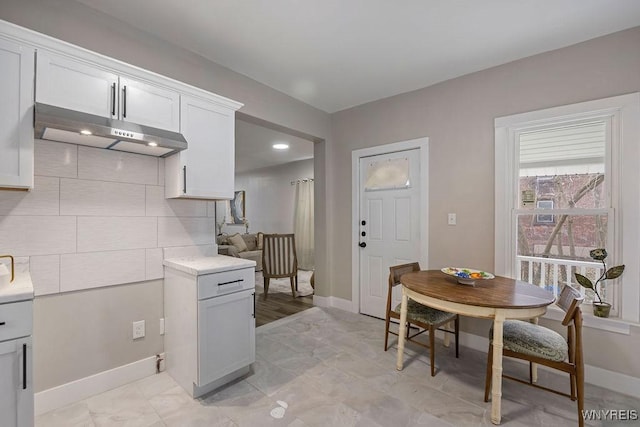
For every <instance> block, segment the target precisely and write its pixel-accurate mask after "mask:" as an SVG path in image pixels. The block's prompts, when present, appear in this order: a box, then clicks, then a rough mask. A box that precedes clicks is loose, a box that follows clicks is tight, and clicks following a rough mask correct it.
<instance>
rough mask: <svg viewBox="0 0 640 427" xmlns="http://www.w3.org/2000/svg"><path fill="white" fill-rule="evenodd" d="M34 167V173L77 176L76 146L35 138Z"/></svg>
mask: <svg viewBox="0 0 640 427" xmlns="http://www.w3.org/2000/svg"><path fill="white" fill-rule="evenodd" d="M34 167H35V174H36V175H44V176H56V177H60V178H77V177H78V146H77V145H73V144H64V143H61V142H53V141H45V140H41V139H36V140H35V155H34Z"/></svg>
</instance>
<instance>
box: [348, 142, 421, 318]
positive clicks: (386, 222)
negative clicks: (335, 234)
mask: <svg viewBox="0 0 640 427" xmlns="http://www.w3.org/2000/svg"><path fill="white" fill-rule="evenodd" d="M421 185H426V183H424V182H420V150H419V149H412V150H406V151H399V152H394V153H389V154H380V155H376V156H370V157H363V158H361V159H360V188H359V193H360V194H359V200H360V221H359V226H360V230H359V235H360V252H359V253H360V275H359V276H360V312H361V313H363V314H368V315H370V316H375V317H379V318H384V317H385V310H386V304H387V289H388V279H389V266H391V265H396V264H404V263H407V262H412V261H419V260H420V258H421V254H420V227H421V221H420V217H421V216H420V193H421V192H420V186H421ZM425 226H426V224H425ZM399 302H400V293H399V289H398V292H396V295H395V297H394V301H393V303H394V304H395V303H399Z"/></svg>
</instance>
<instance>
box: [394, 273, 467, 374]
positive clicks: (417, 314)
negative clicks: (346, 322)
mask: <svg viewBox="0 0 640 427" xmlns="http://www.w3.org/2000/svg"><path fill="white" fill-rule="evenodd" d="M413 271H420V264H419V263H417V262H412V263H409V264H402V265H395V266H392V267H389V291H388V293H387V316H386V319H385V336H384V351H387V348H388V339H389V334H393V335H396V336H397V335H398V334H397V333H395V332H392V331H390V330H389V324H390V320H391V318H393V319H398V320H399V319H400V304H398V305H397V306H396V307H395V308H392V307H391V302H392V298H393V288H394V287H395V286H397V285H399V284H400V277H401V276H402V275H403V274H405V273H411V272H413ZM452 321H453V322H454V325H455V326H454V330H453V331H450V330H448V329H444V325H446V324H447V323H450V322H452ZM411 325H414V326H417V327H419V328H421V329H422V330H419V331H418V332H417V333H415V334H413V335H410V333H409V332H410V329H411ZM458 326H459V319H458V315H457V314H454V313H448V312H446V311H441V310H437V309H435V308H431V307H427V306H425V305H422V304H419V303H417V302H415V301H413V300H411V299H410V300H409V304H408V308H407V340H409V341H411V342H414V343H416V344H418V345H421V346H423V347H428V348H429V357H430V360H431V376H432V377H433V376H435V374H436V366H435V331H436V330H440V331H444V332H446V333H450V334H454V335H455V339H456V357H458V349H459V347H458ZM424 332H429V345H428V346H427V345H426V344H424V343H422V342H420V341H417V340H414V339H413V338H414V337H416V336H418V335H420V334H422V333H424Z"/></svg>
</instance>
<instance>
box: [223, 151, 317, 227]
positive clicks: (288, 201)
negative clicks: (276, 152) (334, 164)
mask: <svg viewBox="0 0 640 427" xmlns="http://www.w3.org/2000/svg"><path fill="white" fill-rule="evenodd" d="M305 178H313V159H309V160H301V161H298V162H291V163H287V164H285V165H281V166H273V167H269V168H264V169H259V170H255V171H251V172H246V173H242V174H237V175H236V184H235V189H236V191H239V190H244V191H245V198H246V199H245V211H246V213H245V215H246V217H247V219H248V220H249V232H253V233H257V232H258V231H262V232H264V233H293V214H294V206H295V205H294V203H295V188H296V187H295V185H291V181H297V180H299V179H305ZM217 205H218V210H217V214H216V218H217V220H218V221H220V219H221V218H222V217H223V216H224V202H217ZM244 231H245V229H244V226H242V225H236V226H234V225H225V226H224V228H223V232H224V233H227V234H231V233H236V232H237V233H244Z"/></svg>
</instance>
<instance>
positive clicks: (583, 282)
mask: <svg viewBox="0 0 640 427" xmlns="http://www.w3.org/2000/svg"><path fill="white" fill-rule="evenodd" d="M575 276H576V280H577V281H578V283H580V284H581V285H582V286H584V287H585V288H587V289H593V283H591V280H589V278H587V277H584V276H583V275H582V274H580V273H575Z"/></svg>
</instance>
